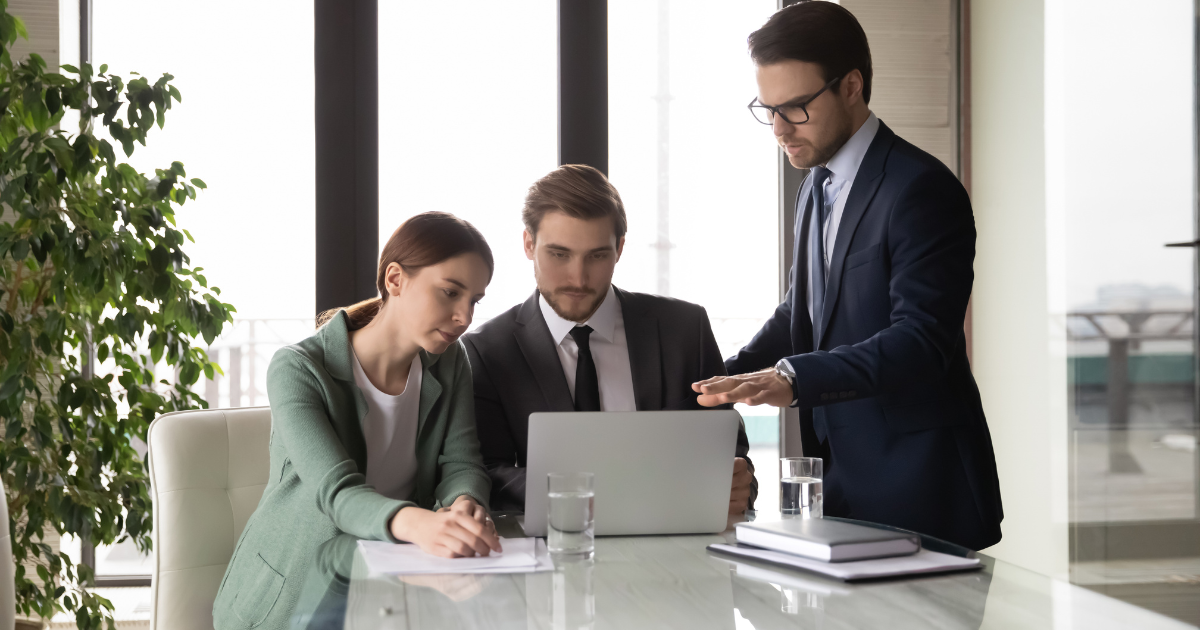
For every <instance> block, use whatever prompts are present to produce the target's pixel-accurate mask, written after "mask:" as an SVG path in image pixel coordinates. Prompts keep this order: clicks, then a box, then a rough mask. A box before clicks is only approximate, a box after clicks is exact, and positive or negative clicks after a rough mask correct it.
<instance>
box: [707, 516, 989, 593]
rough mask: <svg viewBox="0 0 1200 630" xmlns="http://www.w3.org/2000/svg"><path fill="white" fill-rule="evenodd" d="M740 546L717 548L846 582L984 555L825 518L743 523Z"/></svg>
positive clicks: (963, 566)
mask: <svg viewBox="0 0 1200 630" xmlns="http://www.w3.org/2000/svg"><path fill="white" fill-rule="evenodd" d="M736 531H737V544H736V545H723V544H721V545H711V546H710V547H709V549H711V550H713V551H714V552H717V553H721V554H724V555H729V556H736V557H740V558H750V559H754V560H758V561H761V562H767V563H770V564H776V565H783V566H788V567H792V568H798V569H804V570H808V571H815V572H817V573H822V574H824V575H828V576H831V577H835V578H838V579H841V580H847V581H852V580H865V579H873V578H884V577H895V576H900V575H911V574H927V573H943V572H948V571H964V570H970V569H977V568H979V567H980V563H979V559H978V558H974V557H969V558H964V557H959V556H953V555H949V554H944V553H938V552H935V551H930V550H928V549H922V548H921V537H920V536H918V535H917V534H913V533H911V532H897V531H893V530H887V529H878V528H874V527H866V526H863V525H855V524H853V523H847V522H843V521H837V520H826V519H820V518H807V519H791V520H782V521H768V522H757V521H756V522H750V523H738V525H737V530H736Z"/></svg>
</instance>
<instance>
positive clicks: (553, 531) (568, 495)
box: [546, 472, 596, 555]
mask: <svg viewBox="0 0 1200 630" xmlns="http://www.w3.org/2000/svg"><path fill="white" fill-rule="evenodd" d="M547 478H548V479H547V483H548V488H549V495H548V497H549V500H548V501H547V503H548V509H549V511H550V513H549V518H548V519H547V520H548V523H549V527H548V528H547V529H548V532H547V535H546V547H547V548H548V549H549V550H550V552H551V553H557V554H572V555H575V554H579V555H590V554H591V553H592V550H593V549H594V548H595V536H596V521H595V516H596V515H595V513H594V511H593V502H594V501H595V498H596V492H595V489H594V483H595V475H593V474H592V473H586V472H581V473H550V474H549V475H547Z"/></svg>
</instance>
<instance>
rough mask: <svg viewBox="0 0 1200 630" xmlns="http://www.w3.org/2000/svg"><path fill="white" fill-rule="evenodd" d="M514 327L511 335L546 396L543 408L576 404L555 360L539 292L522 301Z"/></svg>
mask: <svg viewBox="0 0 1200 630" xmlns="http://www.w3.org/2000/svg"><path fill="white" fill-rule="evenodd" d="M517 324H518V327H517V331H516V332H515V333H513V335H514V336H515V337H516V339H517V346H518V347H519V348H521V354H522V355H523V356H524V357H525V363H527V364H528V365H529V369H530V370H531V371H532V372H533V376H534V380H536V381H537V384H538V387H539V388H540V389H541V390H542V396H544V397H545V399H546V408H547V409H549V410H553V411H570V410H572V409H574V408H575V401H573V400H572V399H571V390H570V388H569V387H568V386H567V377H566V375H565V374H563V367H562V362H560V361H559V360H558V350H557V349H555V347H554V340H553V339H551V338H550V329H549V328H548V327H547V326H546V319H545V318H544V317H542V309H541V307H540V306H539V305H538V292H537V291H536V290H535V291H534V292H533V296H532V297H530V298H529V299H528V300H525V303H524V304H522V305H521V310H520V311H519V312H518V313H517Z"/></svg>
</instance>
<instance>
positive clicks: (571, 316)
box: [538, 287, 608, 323]
mask: <svg viewBox="0 0 1200 630" xmlns="http://www.w3.org/2000/svg"><path fill="white" fill-rule="evenodd" d="M568 290H569V291H574V292H577V293H583V292H586V293H590V294H592V295H594V296H595V299H594V300H592V301H591V303H590V304H588V305H587V307H586V308H581V309H579V310H578V311H576V312H571V311H567V310H564V309H563V306H562V304H560V303H559V299H558V295H557V294H558V293H560V292H564V291H568ZM538 292H539V293H541V294H542V297H543V298H544V299H545V300H546V303H547V304H549V305H550V308H551V309H553V310H554V312H555V313H557V314H558V316H559V317H561V318H563V319H565V320H567V321H570V322H577V323H578V322H585V321H587V318H589V317H591V316H592V314H593V313H595V312H596V310H597V309H599V308H600V303H601V302H603V301H604V298H605V296H607V295H608V290H607V289H606V290H605V291H604V292H603V293H601V292H598V291H595V290H592V289H585V288H583V287H559V288H557V289H555V290H553V291H545V290H543V289H542V288H541V287H538Z"/></svg>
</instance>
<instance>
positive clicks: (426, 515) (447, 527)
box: [389, 495, 504, 558]
mask: <svg viewBox="0 0 1200 630" xmlns="http://www.w3.org/2000/svg"><path fill="white" fill-rule="evenodd" d="M389 527H390V529H391V532H392V536H395V537H396V539H397V540H404V541H408V542H411V543H413V544H415V545H417V546H418V547H420V548H421V551H424V552H425V553H428V554H431V555H434V556H440V557H442V558H464V557H465V558H469V557H474V556H476V555H480V556H486V555H490V554H491V553H492V552H493V551H495V552H497V553H499V552H502V551H504V549H502V548H501V547H500V536H499V535H498V534H496V524H495V522H493V521H492V517H490V516H488V513H487V510H486V509H485V508H484V507H483V506H482V505H479V504H478V503H476V502H475V499H472V498H471V497H469V496H467V495H462V496H460V497H458V498H457V499H455V500H454V503H453V504H452V505H450V506H448V507H444V508H441V509H440V510H438V511H436V512H434V511H431V510H426V509H424V508H419V507H415V506H410V507H406V508H402V509H401V510H400V511H399V512H396V515H395V516H393V517H392V522H391V523H390V524H389Z"/></svg>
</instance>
